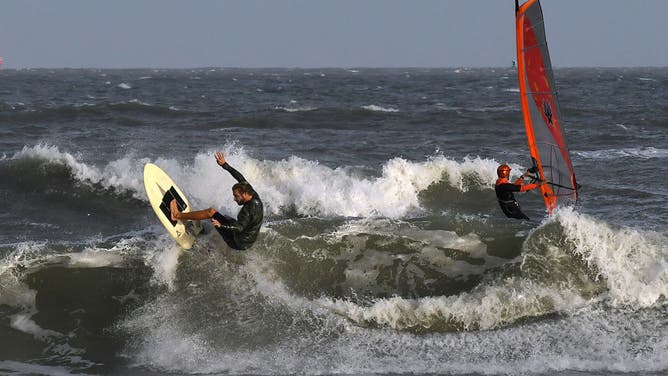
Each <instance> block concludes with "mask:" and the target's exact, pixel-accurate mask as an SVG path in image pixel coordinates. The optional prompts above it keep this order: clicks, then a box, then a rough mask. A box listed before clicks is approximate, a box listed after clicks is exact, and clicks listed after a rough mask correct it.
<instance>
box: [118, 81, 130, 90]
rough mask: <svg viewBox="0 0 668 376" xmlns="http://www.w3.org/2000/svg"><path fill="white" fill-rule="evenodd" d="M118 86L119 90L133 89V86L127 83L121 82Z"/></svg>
mask: <svg viewBox="0 0 668 376" xmlns="http://www.w3.org/2000/svg"><path fill="white" fill-rule="evenodd" d="M116 86H117V87H119V88H121V89H126V90H127V89H132V86H130V85H128V84H126V83H125V82H121V83H120V84H118V85H116Z"/></svg>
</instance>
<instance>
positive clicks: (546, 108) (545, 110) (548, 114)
mask: <svg viewBox="0 0 668 376" xmlns="http://www.w3.org/2000/svg"><path fill="white" fill-rule="evenodd" d="M543 115H545V119H547V125H549V126H554V123H552V107H551V106H550V103H549V102H548V101H543Z"/></svg>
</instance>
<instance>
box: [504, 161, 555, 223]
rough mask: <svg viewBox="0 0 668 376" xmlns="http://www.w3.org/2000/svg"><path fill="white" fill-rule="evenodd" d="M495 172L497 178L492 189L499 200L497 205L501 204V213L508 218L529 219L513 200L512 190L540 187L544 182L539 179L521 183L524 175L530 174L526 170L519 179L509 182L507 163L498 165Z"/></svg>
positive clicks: (527, 189) (521, 190) (524, 190)
mask: <svg viewBox="0 0 668 376" xmlns="http://www.w3.org/2000/svg"><path fill="white" fill-rule="evenodd" d="M496 174H497V175H498V176H499V178H498V179H497V180H496V184H495V185H494V190H495V191H496V197H497V199H498V200H499V206H501V210H503V213H504V214H505V215H506V216H507V217H508V218H517V219H529V217H527V216H526V214H524V213H522V210H520V204H519V203H518V202H517V200H515V195H513V192H526V191H530V190H532V189H536V188H538V187H540V186H541V185H543V183H544V182H542V181H539V182H538V183H530V184H523V181H524V177H525V176H531V174H530V172H529V171H527V172H525V173H524V175H522V176H520V177H519V179H517V180H515V182H514V183H511V182H510V181H508V178H509V177H510V166H508V165H507V164H502V165H501V166H499V167H498V168H497V169H496Z"/></svg>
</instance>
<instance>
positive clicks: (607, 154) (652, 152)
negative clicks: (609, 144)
mask: <svg viewBox="0 0 668 376" xmlns="http://www.w3.org/2000/svg"><path fill="white" fill-rule="evenodd" d="M619 126H620V127H623V128H624V129H626V127H624V126H623V125H621V124H620V125H619ZM575 154H576V155H579V156H581V157H583V158H587V159H600V160H610V159H617V158H638V159H650V158H667V157H668V149H657V148H654V147H644V148H624V149H606V150H593V151H578V152H575Z"/></svg>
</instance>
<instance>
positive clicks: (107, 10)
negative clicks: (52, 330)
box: [0, 0, 668, 68]
mask: <svg viewBox="0 0 668 376" xmlns="http://www.w3.org/2000/svg"><path fill="white" fill-rule="evenodd" d="M542 6H543V13H544V16H545V23H546V30H547V38H548V44H549V46H550V52H551V57H552V63H553V65H554V66H557V67H560V66H561V67H565V66H568V67H572V66H605V67H619V66H668V22H666V20H665V17H666V16H667V15H668V0H634V1H631V0H577V1H576V0H543V1H542ZM514 28H515V24H514V1H513V0H457V1H455V0H403V1H398V0H266V1H261V0H238V1H226V0H220V1H214V0H188V1H186V0H182V1H177V0H108V1H102V0H99V1H97V0H59V1H55V0H40V1H38V0H2V2H1V3H0V56H1V57H3V58H4V62H5V63H4V67H5V68H55V67H99V68H133V67H155V68H192V67H305V68H310V67H504V66H509V65H511V63H512V61H513V60H514V59H515V30H514Z"/></svg>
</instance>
